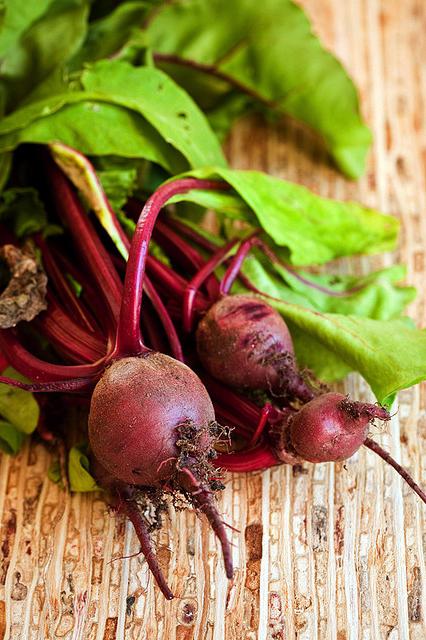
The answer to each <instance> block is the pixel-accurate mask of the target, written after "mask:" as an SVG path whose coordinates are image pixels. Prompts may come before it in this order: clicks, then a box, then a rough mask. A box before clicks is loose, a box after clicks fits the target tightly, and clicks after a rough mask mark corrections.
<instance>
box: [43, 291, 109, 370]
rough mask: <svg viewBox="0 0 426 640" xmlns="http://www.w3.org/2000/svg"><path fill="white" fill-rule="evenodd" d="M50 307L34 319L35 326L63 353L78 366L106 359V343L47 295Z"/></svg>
mask: <svg viewBox="0 0 426 640" xmlns="http://www.w3.org/2000/svg"><path fill="white" fill-rule="evenodd" d="M47 302H48V307H47V309H46V310H45V311H43V312H42V313H41V314H39V315H38V316H37V317H36V318H35V319H34V321H33V322H34V326H36V327H37V329H38V330H39V331H40V333H41V334H42V335H44V336H45V337H46V338H48V340H49V342H51V343H52V344H53V345H54V346H55V347H56V348H57V349H58V350H59V351H60V352H61V353H66V354H67V356H69V358H70V359H71V360H74V361H75V362H77V363H78V364H80V363H84V362H93V361H96V360H99V358H102V357H104V355H105V352H106V350H107V345H106V343H104V342H102V340H100V339H98V337H97V336H96V335H94V334H93V333H92V332H91V331H88V330H87V328H83V327H81V326H80V325H79V324H77V323H76V322H74V320H73V319H72V318H71V317H70V316H69V313H67V312H66V311H65V310H64V309H62V308H61V307H60V306H59V305H58V303H57V302H56V300H55V299H54V298H53V296H52V295H51V294H50V293H49V292H48V294H47Z"/></svg>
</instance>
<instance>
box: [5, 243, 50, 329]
mask: <svg viewBox="0 0 426 640" xmlns="http://www.w3.org/2000/svg"><path fill="white" fill-rule="evenodd" d="M0 259H1V260H3V261H4V262H5V263H6V265H7V266H8V267H9V270H10V280H9V283H8V285H7V287H6V288H5V289H4V291H3V292H2V294H1V295H0V328H1V329H9V328H10V327H14V326H16V325H17V324H18V322H21V321H22V320H26V321H27V322H29V321H30V320H32V319H33V318H35V317H36V316H37V315H38V314H39V313H40V311H43V310H44V309H46V307H47V303H46V289H47V276H46V274H45V273H44V271H43V267H42V266H41V265H40V264H39V263H38V261H37V258H36V254H35V252H34V249H33V247H32V245H31V243H29V242H27V243H25V245H24V246H23V247H22V248H19V247H16V246H15V245H13V244H5V245H4V246H3V247H1V248H0Z"/></svg>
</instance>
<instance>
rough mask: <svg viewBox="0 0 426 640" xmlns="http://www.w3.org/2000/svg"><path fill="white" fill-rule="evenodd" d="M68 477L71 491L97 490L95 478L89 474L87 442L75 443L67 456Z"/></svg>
mask: <svg viewBox="0 0 426 640" xmlns="http://www.w3.org/2000/svg"><path fill="white" fill-rule="evenodd" d="M68 479H69V483H70V489H71V491H79V492H88V491H98V490H99V487H98V485H97V484H96V480H95V479H94V478H93V476H92V475H91V474H90V465H89V458H88V446H87V444H85V443H84V444H79V445H75V446H74V447H72V448H71V449H70V452H69V457H68Z"/></svg>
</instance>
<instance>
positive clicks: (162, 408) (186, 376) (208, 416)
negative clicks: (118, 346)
mask: <svg viewBox="0 0 426 640" xmlns="http://www.w3.org/2000/svg"><path fill="white" fill-rule="evenodd" d="M213 424H215V416H214V409H213V405H212V403H211V400H210V397H209V395H208V393H207V391H206V389H205V387H204V385H203V384H202V382H201V381H200V379H199V378H198V376H196V375H195V373H193V371H192V370H191V369H189V367H187V366H186V365H184V364H183V363H181V362H178V361H177V360H174V359H173V358H170V357H169V356H166V355H164V354H161V353H157V352H148V353H147V354H144V355H142V356H139V357H129V358H122V359H120V360H117V361H116V362H114V363H113V364H112V365H111V366H110V367H108V368H107V369H106V370H105V373H104V374H103V375H102V377H101V379H100V381H99V382H98V384H97V385H96V387H95V390H94V392H93V395H92V400H91V406H90V415H89V439H90V444H91V447H92V450H93V452H94V454H95V457H96V458H98V459H99V460H102V464H103V466H104V467H105V468H106V469H107V471H109V473H111V474H112V475H113V476H114V477H115V478H117V479H119V480H121V481H122V482H126V483H129V484H135V485H146V486H158V485H159V484H161V483H162V482H164V481H166V480H169V479H170V478H171V475H172V474H173V473H175V472H176V465H177V461H178V459H179V456H180V455H181V453H182V452H181V451H179V448H178V446H177V444H176V443H177V441H179V439H180V438H181V437H184V436H185V434H183V433H182V432H183V430H185V429H188V428H189V429H190V433H191V434H192V440H193V442H194V444H195V443H196V445H197V447H196V453H194V456H195V455H196V456H197V457H202V456H205V455H207V453H208V451H209V450H210V448H211V446H212V437H211V436H210V431H209V429H210V426H211V425H213Z"/></svg>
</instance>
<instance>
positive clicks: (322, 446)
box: [289, 393, 390, 462]
mask: <svg viewBox="0 0 426 640" xmlns="http://www.w3.org/2000/svg"><path fill="white" fill-rule="evenodd" d="M375 418H377V419H379V420H389V418H390V416H389V413H388V412H387V411H386V409H384V408H383V407H380V406H378V405H374V404H367V403H363V402H352V401H351V400H349V399H348V398H347V397H346V396H344V395H343V394H341V393H325V394H324V395H322V396H319V397H318V398H315V399H314V400H311V402H308V403H307V404H306V405H305V406H304V407H302V409H300V411H298V412H297V413H296V414H295V415H294V416H292V417H291V418H290V423H289V429H290V438H289V441H290V443H291V448H292V449H293V450H294V451H295V453H296V454H297V455H298V456H300V457H301V458H303V459H304V460H307V461H309V462H332V461H335V460H345V459H346V458H350V456H352V455H353V454H354V453H355V451H357V450H358V449H359V447H360V446H361V445H363V444H364V443H365V441H366V439H367V435H368V431H369V427H370V423H371V422H372V421H373V420H374V419H375Z"/></svg>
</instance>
